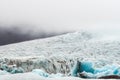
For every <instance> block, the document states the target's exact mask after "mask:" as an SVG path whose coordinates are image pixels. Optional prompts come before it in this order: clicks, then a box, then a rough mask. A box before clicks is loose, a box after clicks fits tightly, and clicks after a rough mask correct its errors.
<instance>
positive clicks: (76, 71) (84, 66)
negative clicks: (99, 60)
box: [71, 61, 120, 78]
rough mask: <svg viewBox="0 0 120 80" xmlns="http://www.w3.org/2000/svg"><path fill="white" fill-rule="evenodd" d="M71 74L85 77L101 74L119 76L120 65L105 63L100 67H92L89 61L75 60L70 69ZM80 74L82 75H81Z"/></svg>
mask: <svg viewBox="0 0 120 80" xmlns="http://www.w3.org/2000/svg"><path fill="white" fill-rule="evenodd" d="M71 75H72V76H79V77H83V76H84V77H85V78H99V77H102V76H109V75H118V76H120V66H118V65H106V66H103V67H101V68H94V67H93V66H92V63H91V62H78V61H77V62H76V64H75V66H74V67H73V69H72V70H71ZM81 75H82V76H81Z"/></svg>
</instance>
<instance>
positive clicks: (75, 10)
mask: <svg viewBox="0 0 120 80" xmlns="http://www.w3.org/2000/svg"><path fill="white" fill-rule="evenodd" d="M0 25H1V26H2V27H6V28H7V27H9V28H12V27H13V26H14V27H15V26H17V27H20V28H21V29H22V30H23V31H22V32H23V33H24V32H29V31H33V32H34V33H36V32H39V31H41V30H42V31H50V32H55V31H56V32H61V31H62V32H63V31H76V30H77V31H78V30H81V29H84V30H94V31H100V32H101V31H102V32H107V33H108V34H113V33H117V34H118V33H119V30H120V0H0ZM26 26H27V27H26Z"/></svg>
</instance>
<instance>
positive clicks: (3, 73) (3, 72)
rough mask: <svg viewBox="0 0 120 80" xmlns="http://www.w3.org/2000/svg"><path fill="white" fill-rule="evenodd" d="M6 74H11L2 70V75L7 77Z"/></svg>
mask: <svg viewBox="0 0 120 80" xmlns="http://www.w3.org/2000/svg"><path fill="white" fill-rule="evenodd" d="M6 74H10V73H8V72H7V71H4V70H0V75H6Z"/></svg>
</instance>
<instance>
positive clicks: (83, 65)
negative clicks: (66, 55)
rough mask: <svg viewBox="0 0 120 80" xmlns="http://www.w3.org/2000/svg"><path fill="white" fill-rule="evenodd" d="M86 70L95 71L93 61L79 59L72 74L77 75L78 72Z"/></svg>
mask: <svg viewBox="0 0 120 80" xmlns="http://www.w3.org/2000/svg"><path fill="white" fill-rule="evenodd" d="M84 71H85V72H90V73H93V72H94V69H93V68H92V63H91V62H79V61H77V62H76V64H75V65H74V67H73V69H72V71H71V75H72V76H77V73H81V72H84Z"/></svg>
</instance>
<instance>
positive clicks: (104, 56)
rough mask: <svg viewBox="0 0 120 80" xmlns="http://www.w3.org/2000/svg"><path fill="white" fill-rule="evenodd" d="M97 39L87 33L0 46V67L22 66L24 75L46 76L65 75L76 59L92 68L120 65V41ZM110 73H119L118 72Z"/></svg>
mask: <svg viewBox="0 0 120 80" xmlns="http://www.w3.org/2000/svg"><path fill="white" fill-rule="evenodd" d="M98 37H99V36H97V38H96V36H94V34H92V33H89V32H75V33H68V34H66V35H61V36H56V37H52V38H46V39H38V40H32V41H26V42H21V43H17V44H11V45H6V46H1V47H0V68H1V67H2V66H4V64H6V65H7V66H10V65H16V68H19V67H21V69H23V70H24V72H31V71H32V70H33V69H42V70H44V71H45V72H47V73H48V74H57V73H61V74H64V75H66V76H68V75H69V73H70V71H71V69H72V68H73V66H74V65H75V62H76V61H77V60H79V61H81V62H92V63H93V66H92V67H93V68H102V67H103V66H105V65H120V59H119V58H120V49H119V48H120V41H119V40H105V39H102V38H103V37H99V39H98ZM104 38H105V37H104ZM87 64H89V63H87ZM83 66H84V65H83ZM88 66H89V67H88ZM88 66H86V68H85V69H87V70H89V68H91V67H90V66H91V64H89V65H88ZM5 68H6V67H5ZM83 69H84V67H83ZM83 69H82V70H83ZM5 70H7V69H5ZM87 70H86V71H87ZM86 73H87V72H86ZM113 73H115V74H120V73H118V70H117V69H116V70H114V71H113ZM96 74H97V73H96ZM89 75H90V73H89ZM91 75H92V74H91Z"/></svg>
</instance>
